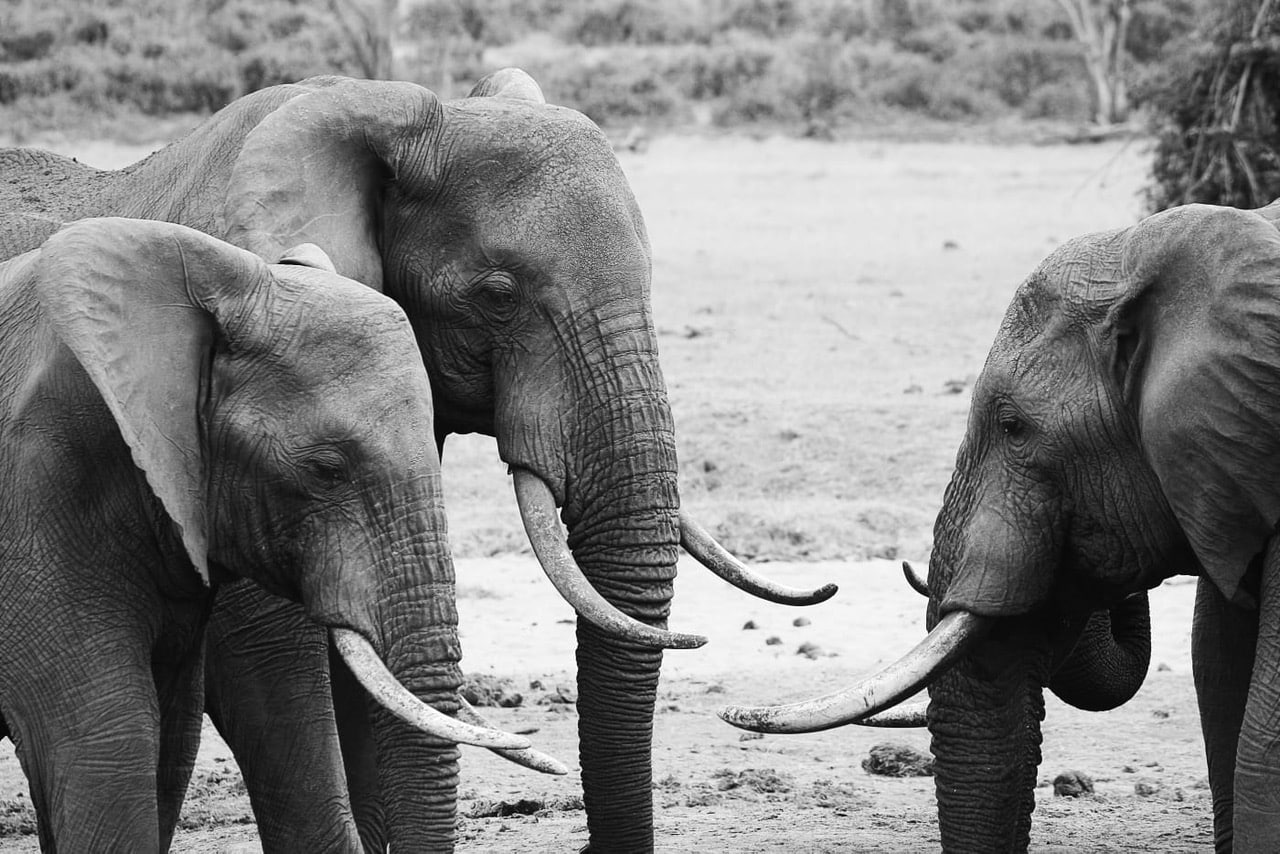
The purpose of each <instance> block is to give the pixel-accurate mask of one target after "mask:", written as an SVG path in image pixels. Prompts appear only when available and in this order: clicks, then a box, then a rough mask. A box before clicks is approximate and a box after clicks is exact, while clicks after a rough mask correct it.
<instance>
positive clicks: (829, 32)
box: [0, 0, 1206, 136]
mask: <svg viewBox="0 0 1280 854" xmlns="http://www.w3.org/2000/svg"><path fill="white" fill-rule="evenodd" d="M362 2H363V3H369V2H372V0H341V2H340V0H331V2H329V3H321V2H303V0H186V2H178V3H174V2H169V0H58V2H57V3H55V4H50V3H48V2H43V3H42V2H35V0H0V119H4V120H6V123H7V125H8V126H9V128H10V132H11V133H13V134H15V135H22V134H23V133H28V134H29V133H35V132H39V131H42V130H47V129H52V128H65V127H67V126H68V125H69V124H75V123H78V124H79V125H80V126H89V127H95V126H98V125H101V124H104V123H105V124H107V125H110V126H114V127H117V128H123V129H126V130H127V129H128V128H129V127H130V126H131V125H136V121H131V120H130V119H129V118H128V117H130V116H134V117H136V116H137V115H138V114H143V115H146V116H150V117H167V116H173V115H179V114H196V115H204V114H207V113H209V112H211V111H214V110H216V109H218V108H219V107H221V106H222V105H224V104H226V103H227V102H229V101H231V100H232V99H234V98H236V97H239V96H240V95H243V94H245V93H247V92H250V91H253V90H255V89H258V88H261V87H264V86H270V85H272V84H275V83H279V82H282V81H288V80H296V79H300V78H303V77H307V76H310V75H313V74H322V73H339V74H351V75H356V76H366V74H367V72H368V69H367V68H365V67H362V58H361V56H360V55H359V49H358V46H356V45H355V44H354V43H353V40H352V39H351V37H350V36H351V33H350V32H349V29H350V22H351V20H352V16H351V15H344V14H340V12H341V11H342V7H343V6H344V5H345V6H347V7H356V6H359V5H361V3H362ZM1203 2H1206V0H1136V2H1134V3H1133V4H1132V5H1133V10H1134V11H1133V23H1132V25H1131V27H1130V31H1129V38H1128V42H1129V44H1128V48H1129V52H1130V56H1131V62H1132V64H1133V66H1134V68H1133V73H1134V75H1135V76H1136V77H1142V76H1143V75H1146V74H1150V73H1152V72H1153V70H1155V69H1159V68H1161V67H1162V66H1163V63H1164V56H1165V46H1166V45H1168V44H1170V43H1171V42H1172V41H1174V40H1175V39H1176V38H1178V37H1179V36H1181V35H1183V34H1184V33H1186V32H1187V31H1188V30H1189V28H1190V26H1191V23H1192V21H1193V19H1194V16H1195V13H1196V8H1197V5H1198V4H1200V3H1203ZM397 20H398V23H397V26H396V28H395V31H394V44H395V59H394V66H393V68H394V72H393V73H394V75H395V76H396V77H399V78H402V79H407V80H413V81H416V82H419V83H422V84H424V85H427V86H429V87H430V88H433V89H435V90H436V91H438V92H440V93H441V94H442V95H445V96H446V97H448V96H457V95H461V94H464V93H465V92H466V91H467V89H468V88H469V87H470V85H471V84H472V83H473V82H474V81H475V80H476V79H477V78H478V77H479V76H480V75H482V74H483V73H485V72H486V71H489V70H492V69H493V68H495V67H497V66H499V65H506V64H518V65H521V66H523V67H525V68H526V69H528V70H529V71H530V72H531V73H533V75H534V76H535V77H536V78H537V79H538V80H539V82H540V83H542V85H543V87H544V89H545V90H546V91H547V92H548V95H549V96H550V97H552V98H553V99H554V100H555V101H557V102H559V103H563V104H566V105H568V106H572V107H575V108H577V109H579V110H582V111H583V112H585V113H587V114H588V115H589V116H591V117H592V118H593V119H595V120H596V121H597V122H599V123H601V124H602V125H605V126H610V125H612V126H624V127H625V126H627V125H629V124H632V123H636V122H644V123H645V124H646V126H649V127H654V126H668V127H670V126H702V127H707V126H710V127H713V128H742V127H760V126H764V127H772V128H781V129H785V130H787V131H789V132H794V133H800V134H808V135H816V136H825V135H828V134H831V133H832V132H833V131H838V130H841V129H845V128H850V127H862V128H870V127H875V126H879V125H882V124H883V123H884V122H885V121H886V120H897V119H902V118H904V117H905V118H910V117H915V118H919V119H923V120H926V121H931V122H943V123H966V124H974V123H984V122H988V123H989V122H992V121H1002V120H1009V119H1026V120H1056V121H1061V122H1070V123H1083V122H1086V121H1087V120H1088V119H1089V116H1090V97H1091V95H1090V90H1089V85H1088V78H1087V75H1086V73H1085V70H1084V66H1083V59H1082V51H1081V48H1080V47H1079V45H1078V44H1077V43H1076V42H1075V41H1074V40H1073V37H1072V32H1071V28H1070V25H1069V23H1068V21H1067V19H1066V17H1065V15H1064V13H1063V11H1062V10H1061V8H1060V7H1059V5H1058V4H1057V3H1056V2H1054V0H805V2H802V0H579V2H568V0H533V2H529V3H517V2H515V0H417V1H416V2H415V1H414V0H407V2H402V3H400V4H399V14H398V19H397ZM122 116H123V117H125V118H123V119H122V118H120V117H122ZM113 119H114V121H113Z"/></svg>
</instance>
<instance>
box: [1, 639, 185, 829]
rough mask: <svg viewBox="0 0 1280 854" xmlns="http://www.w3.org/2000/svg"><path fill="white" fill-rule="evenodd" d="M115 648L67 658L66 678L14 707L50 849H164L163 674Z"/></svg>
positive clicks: (21, 755)
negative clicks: (158, 683)
mask: <svg viewBox="0 0 1280 854" xmlns="http://www.w3.org/2000/svg"><path fill="white" fill-rule="evenodd" d="M115 652H116V653H117V655H116V656H115V657H114V658H113V657H112V656H111V655H110V653H108V654H104V655H97V656H94V657H93V658H92V659H86V660H71V661H66V660H64V661H62V662H61V669H60V671H59V673H58V675H57V679H58V680H59V684H58V685H56V686H49V685H45V686H36V687H34V688H30V689H25V688H24V689H23V690H21V691H19V692H17V693H18V696H21V697H32V698H35V700H36V701H35V702H33V703H27V702H20V703H17V704H15V706H14V708H12V709H6V712H8V713H10V714H9V715H8V720H9V724H10V727H11V735H12V737H13V741H14V745H15V746H16V747H17V753H18V759H19V761H20V762H21V764H22V770H23V772H24V773H25V774H26V777H27V782H28V785H29V786H30V790H31V802H32V805H33V806H34V807H35V809H36V814H37V816H38V819H39V834H40V848H41V850H43V851H72V852H74V851H130V852H140V854H146V852H158V851H159V850H160V846H159V833H158V830H157V828H158V827H159V819H158V816H157V811H156V765H157V761H158V759H159V712H158V709H157V707H156V694H155V684H154V682H153V680H152V675H151V672H150V669H149V668H146V667H131V666H121V660H120V651H119V650H116V651H115ZM130 652H136V650H135V651H130ZM126 654H127V653H126ZM138 657H139V658H140V657H141V656H138ZM126 660H127V659H126Z"/></svg>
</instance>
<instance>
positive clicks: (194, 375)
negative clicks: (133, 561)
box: [35, 219, 269, 582]
mask: <svg viewBox="0 0 1280 854" xmlns="http://www.w3.org/2000/svg"><path fill="white" fill-rule="evenodd" d="M268 277H269V273H268V271H267V266H266V264H265V263H263V261H262V260H261V259H259V258H257V257H256V256H254V255H251V254H250V253H248V252H245V251H243V250H240V249H237V248H235V247H234V246H231V245H230V244H227V243H223V242H221V241H219V240H215V239H214V238H212V237H209V236H208V235H206V234H202V233H200V232H198V231H194V230H192V229H189V228H185V227H183V226H179V225H172V224H169V223H160V222H150V221H143V220H131V219H97V220H83V221H81V222H79V223H75V224H73V225H71V226H68V227H67V228H65V229H63V230H62V231H60V232H58V233H57V234H55V235H54V236H53V237H51V238H50V239H49V240H48V241H47V242H46V243H45V244H44V246H43V248H42V249H41V250H40V254H39V257H38V259H37V260H36V266H35V292H36V298H37V299H38V301H39V303H40V305H41V307H42V308H43V310H44V311H45V313H46V315H47V316H48V318H49V321H50V323H51V325H52V326H53V329H54V331H55V332H56V333H57V335H58V337H59V338H60V339H61V340H62V341H63V343H65V344H66V345H67V347H68V348H70V350H71V352H72V353H74V354H75V357H76V359H77V360H78V361H79V362H80V364H81V365H82V366H83V367H84V369H85V372H86V373H87V374H88V375H89V378H90V379H91V380H92V381H93V384H94V386H96V387H97V389H98V391H99V392H100V393H101V394H102V397H103V400H104V401H105V402H106V404H107V407H108V408H109V409H110V410H111V414H112V415H113V416H114V417H115V420H116V423H117V424H118V425H119V428H120V432H121V434H122V435H123V436H124V440H125V442H126V443H127V444H128V446H129V449H130V451H131V452H132V454H133V459H134V462H135V463H136V464H137V466H138V468H140V469H142V471H143V472H144V473H145V474H146V477H147V483H149V484H150V485H151V488H152V489H153V490H154V491H155V493H156V495H157V497H159V499H160V501H161V503H162V504H163V505H164V508H165V510H166V512H168V514H169V516H170V517H171V518H172V519H173V521H174V522H175V523H177V525H178V528H179V530H180V531H181V534H182V541H183V543H184V545H185V546H186V548H187V552H188V554H189V555H190V557H191V561H192V563H193V564H194V565H195V567H196V569H197V570H198V571H199V572H200V575H201V576H202V577H203V578H204V580H205V581H206V582H207V581H208V578H209V571H208V565H207V553H208V518H207V517H208V512H207V506H206V499H205V493H206V488H207V482H206V470H205V459H204V453H203V447H202V443H201V440H200V430H201V428H200V411H201V404H202V401H203V397H204V395H205V394H206V393H207V392H208V383H207V377H208V371H209V367H210V360H211V358H212V355H213V346H214V340H215V337H216V336H217V334H218V332H217V328H218V324H217V323H216V321H215V312H217V313H221V312H222V311H224V310H225V309H224V307H223V306H222V302H223V300H224V299H225V298H228V297H231V298H233V299H234V300H235V302H236V303H239V302H240V301H242V300H244V299H245V298H246V296H247V295H248V294H251V293H252V292H253V291H254V290H255V289H256V288H257V287H259V286H261V284H262V283H263V282H265V281H267V280H268Z"/></svg>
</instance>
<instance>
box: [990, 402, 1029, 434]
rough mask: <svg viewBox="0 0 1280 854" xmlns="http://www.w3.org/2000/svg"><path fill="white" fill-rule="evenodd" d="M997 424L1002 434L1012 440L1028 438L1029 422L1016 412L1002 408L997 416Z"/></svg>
mask: <svg viewBox="0 0 1280 854" xmlns="http://www.w3.org/2000/svg"><path fill="white" fill-rule="evenodd" d="M996 422H997V423H998V424H999V425H1000V432H1001V433H1003V434H1004V435H1006V436H1008V437H1009V438H1010V439H1013V440H1015V441H1018V440H1021V439H1025V438H1026V435H1027V422H1026V421H1024V420H1023V419H1022V417H1021V416H1020V415H1018V414H1017V413H1016V412H1013V411H1011V410H1009V409H1003V408H1002V409H1001V411H1000V413H999V414H998V415H997V416H996Z"/></svg>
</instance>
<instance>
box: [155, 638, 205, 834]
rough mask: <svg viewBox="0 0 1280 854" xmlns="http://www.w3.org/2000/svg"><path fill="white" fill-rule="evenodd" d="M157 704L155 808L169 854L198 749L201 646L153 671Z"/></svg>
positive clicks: (201, 694) (202, 648) (194, 647)
mask: <svg viewBox="0 0 1280 854" xmlns="http://www.w3.org/2000/svg"><path fill="white" fill-rule="evenodd" d="M153 672H154V674H155V683H156V697H157V699H158V701H159V704H160V757H159V764H158V765H157V767H156V808H157V812H158V814H159V819H160V850H161V851H168V850H169V846H170V844H171V843H172V842H173V832H174V829H175V828H176V827H177V825H178V818H179V817H180V815H181V813H182V801H183V798H185V797H186V794H187V785H188V784H189V783H190V782H191V771H192V769H193V768H194V767H195V764H196V752H197V751H198V750H199V749H200V724H201V722H202V721H203V720H204V714H203V709H204V645H203V644H200V643H195V644H192V648H191V649H190V650H189V651H188V653H187V654H186V656H185V657H184V658H183V659H182V660H180V661H178V662H176V666H170V667H165V668H163V669H159V668H153Z"/></svg>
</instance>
